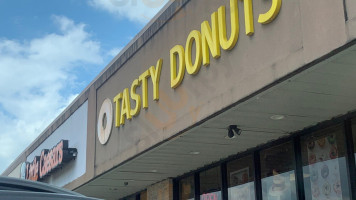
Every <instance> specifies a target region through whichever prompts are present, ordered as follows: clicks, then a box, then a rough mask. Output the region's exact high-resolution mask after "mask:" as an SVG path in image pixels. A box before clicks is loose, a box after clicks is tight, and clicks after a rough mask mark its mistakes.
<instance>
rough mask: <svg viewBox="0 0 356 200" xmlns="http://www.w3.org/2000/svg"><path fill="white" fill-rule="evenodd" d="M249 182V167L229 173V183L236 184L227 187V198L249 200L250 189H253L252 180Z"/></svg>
mask: <svg viewBox="0 0 356 200" xmlns="http://www.w3.org/2000/svg"><path fill="white" fill-rule="evenodd" d="M248 182H249V168H248V167H246V168H244V169H241V170H238V171H234V172H231V173H230V183H231V185H236V186H234V187H232V188H229V199H236V200H249V199H251V195H250V193H251V190H253V182H252V183H248Z"/></svg>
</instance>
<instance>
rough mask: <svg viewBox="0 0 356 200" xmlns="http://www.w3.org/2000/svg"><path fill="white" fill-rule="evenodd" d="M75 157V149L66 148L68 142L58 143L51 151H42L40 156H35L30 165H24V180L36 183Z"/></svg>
mask: <svg viewBox="0 0 356 200" xmlns="http://www.w3.org/2000/svg"><path fill="white" fill-rule="evenodd" d="M76 156H77V149H76V148H68V140H62V141H60V142H59V143H58V144H57V145H56V146H54V147H53V148H52V149H50V150H48V149H44V150H42V152H41V156H36V157H35V158H34V159H33V161H32V163H26V176H25V177H26V179H29V180H33V181H38V180H40V179H42V178H44V177H45V176H46V175H48V174H49V173H51V172H53V171H54V170H55V169H57V168H58V166H60V165H62V164H63V163H65V162H68V161H70V160H72V159H73V158H75V157H76Z"/></svg>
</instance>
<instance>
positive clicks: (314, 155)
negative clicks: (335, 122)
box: [301, 125, 350, 200]
mask: <svg viewBox="0 0 356 200" xmlns="http://www.w3.org/2000/svg"><path fill="white" fill-rule="evenodd" d="M301 148H302V160H303V176H304V189H305V197H306V199H313V200H314V199H338V200H341V199H350V195H349V188H348V174H347V168H346V159H345V154H346V144H345V137H344V132H343V126H341V125H340V126H336V127H331V128H328V129H325V130H322V131H319V132H316V133H313V134H310V135H307V136H305V137H303V138H302V140H301Z"/></svg>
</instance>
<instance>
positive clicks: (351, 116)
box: [3, 0, 356, 200]
mask: <svg viewBox="0 0 356 200" xmlns="http://www.w3.org/2000/svg"><path fill="white" fill-rule="evenodd" d="M355 39H356V1H354V0H337V1H336V0H313V1H310V0H267V1H265V0H220V1H217V0H176V1H170V2H169V3H168V4H167V5H166V6H165V7H164V8H163V9H162V11H161V12H160V13H159V14H158V15H157V16H156V17H155V18H154V19H153V20H152V21H151V22H150V23H149V24H148V25H147V26H146V27H145V28H144V29H143V30H142V31H141V33H139V34H138V35H137V36H136V37H135V38H134V39H133V41H131V43H130V44H129V45H128V46H127V47H126V48H125V49H124V50H123V51H122V52H121V53H120V54H119V55H117V56H116V57H115V59H114V60H113V61H112V62H111V63H109V65H108V66H107V67H106V68H105V69H104V70H103V71H102V72H101V73H100V74H99V75H98V77H97V78H96V79H95V80H93V82H92V83H91V84H90V85H89V86H88V87H87V88H86V89H85V90H84V91H83V92H82V93H81V94H80V95H79V97H78V98H77V99H76V100H75V101H74V102H73V103H72V104H71V105H70V106H69V107H68V108H67V109H66V110H65V111H64V112H63V113H62V114H61V115H60V116H58V118H57V119H56V120H55V121H54V122H53V123H52V124H51V125H50V126H49V127H48V128H47V129H46V130H45V131H44V132H43V133H42V134H41V135H40V136H39V137H38V138H37V139H36V140H35V141H34V142H33V143H32V144H31V145H30V146H29V147H28V148H27V149H26V150H25V151H24V152H23V153H22V154H21V155H20V156H19V157H18V158H17V159H16V160H15V161H14V162H13V163H12V164H11V165H10V166H9V167H8V168H7V169H6V170H5V172H4V173H3V175H6V176H14V177H22V178H27V179H31V180H36V181H43V182H47V183H51V184H54V185H57V186H61V187H65V188H68V189H71V190H74V191H77V192H79V193H83V194H84V195H87V196H92V197H98V198H103V199H141V200H145V199H148V200H152V199H165V200H166V199H167V200H168V199H172V200H173V199H174V200H175V199H177V200H188V199H189V200H190V199H200V200H220V199H224V200H225V199H236V200H245V199H256V200H262V199H263V200H266V199H268V200H270V199H273V200H274V199H276V200H283V199H292V200H297V199H298V200H300V199H302V200H303V199H313V200H316V199H340V200H341V199H342V200H351V199H356V167H355V165H356V162H355V156H356V112H355V111H356V40H355Z"/></svg>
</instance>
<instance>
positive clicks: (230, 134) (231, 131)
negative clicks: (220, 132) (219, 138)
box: [225, 125, 242, 139]
mask: <svg viewBox="0 0 356 200" xmlns="http://www.w3.org/2000/svg"><path fill="white" fill-rule="evenodd" d="M241 132H242V131H241V129H239V128H237V125H230V126H229V127H228V128H227V135H226V136H225V138H226V139H233V138H236V135H241ZM235 134H236V135H235Z"/></svg>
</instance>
